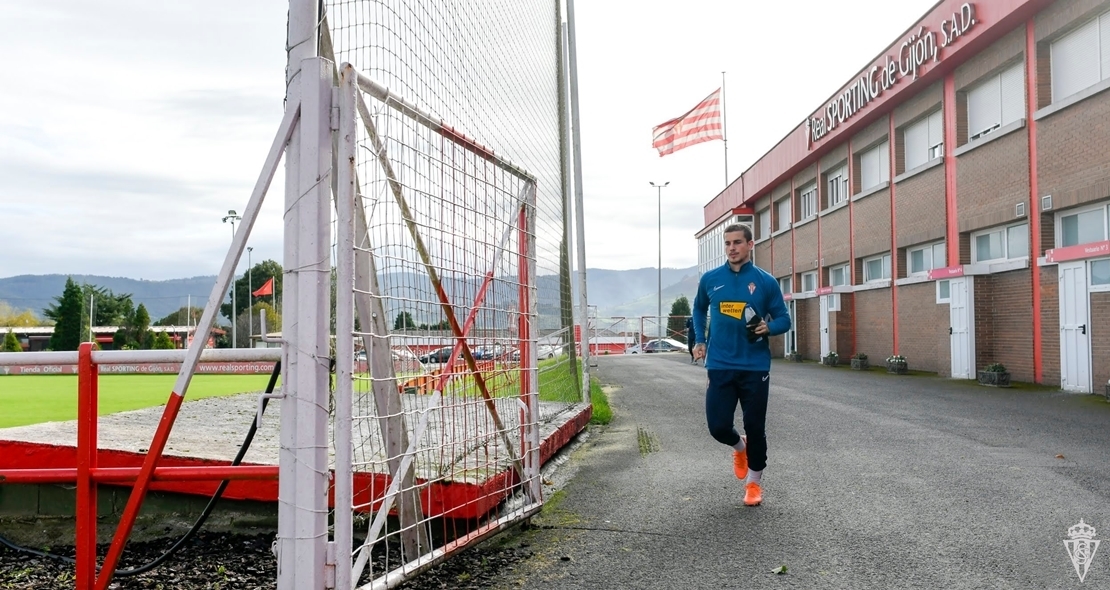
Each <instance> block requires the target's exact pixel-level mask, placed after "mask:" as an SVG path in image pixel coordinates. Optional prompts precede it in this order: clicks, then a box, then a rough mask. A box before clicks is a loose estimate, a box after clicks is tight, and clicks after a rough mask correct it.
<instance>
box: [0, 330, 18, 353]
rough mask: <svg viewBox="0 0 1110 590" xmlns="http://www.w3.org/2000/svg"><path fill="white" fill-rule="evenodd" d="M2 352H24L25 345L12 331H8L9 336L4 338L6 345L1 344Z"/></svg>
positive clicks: (0, 350) (0, 349)
mask: <svg viewBox="0 0 1110 590" xmlns="http://www.w3.org/2000/svg"><path fill="white" fill-rule="evenodd" d="M0 352H23V345H21V344H20V343H19V338H16V336H15V333H14V332H12V331H11V330H8V335H7V336H4V343H3V344H0Z"/></svg>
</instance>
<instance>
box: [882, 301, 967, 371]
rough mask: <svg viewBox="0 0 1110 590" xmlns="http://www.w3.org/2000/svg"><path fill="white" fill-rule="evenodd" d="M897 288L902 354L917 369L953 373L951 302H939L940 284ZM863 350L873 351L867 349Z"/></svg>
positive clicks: (899, 339) (899, 343) (899, 336)
mask: <svg viewBox="0 0 1110 590" xmlns="http://www.w3.org/2000/svg"><path fill="white" fill-rule="evenodd" d="M897 289H898V323H899V325H900V326H901V328H902V329H901V330H899V331H898V352H899V354H901V355H902V356H904V357H906V360H907V361H908V362H909V364H910V367H912V368H913V369H914V370H920V371H932V372H934V373H937V374H939V375H941V376H943V377H949V376H951V374H952V360H951V359H952V350H951V348H952V347H951V340H950V338H949V336H948V326H949V324H950V322H949V313H948V305H947V304H940V305H938V304H937V290H936V289H937V287H936V283H935V282H933V281H928V282H925V283H915V284H912V285H905V286H902V287H897ZM863 352H867V353H868V355H869V356H870V354H871V353H870V352H868V351H866V350H865V351H863ZM882 358H883V359H885V358H886V356H884V357H882Z"/></svg>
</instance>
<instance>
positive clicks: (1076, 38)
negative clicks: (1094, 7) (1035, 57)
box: [1049, 12, 1110, 103]
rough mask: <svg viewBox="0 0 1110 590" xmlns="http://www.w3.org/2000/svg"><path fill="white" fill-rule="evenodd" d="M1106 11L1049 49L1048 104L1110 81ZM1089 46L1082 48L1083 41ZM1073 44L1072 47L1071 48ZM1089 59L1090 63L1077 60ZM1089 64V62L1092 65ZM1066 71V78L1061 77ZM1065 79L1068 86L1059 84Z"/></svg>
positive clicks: (1108, 17) (1108, 16)
mask: <svg viewBox="0 0 1110 590" xmlns="http://www.w3.org/2000/svg"><path fill="white" fill-rule="evenodd" d="M1108 37H1110V12H1104V13H1102V14H1100V15H1098V16H1096V17H1094V18H1092V19H1091V20H1089V21H1087V22H1085V23H1083V24H1082V25H1080V26H1078V27H1076V28H1075V29H1073V30H1072V31H1071V32H1069V33H1068V34H1066V35H1064V36H1063V37H1060V38H1059V39H1057V40H1055V41H1053V42H1052V44H1051V45H1050V46H1049V60H1050V62H1051V66H1050V67H1051V71H1052V102H1053V103H1057V102H1060V101H1062V100H1064V99H1066V98H1068V97H1070V96H1074V95H1076V94H1078V93H1079V92H1081V91H1083V90H1085V89H1087V88H1090V87H1091V86H1094V85H1095V84H1098V83H1099V82H1101V81H1102V80H1105V79H1107V78H1110V64H1108V63H1107V58H1108V57H1110V38H1108ZM1084 41H1086V43H1088V44H1090V45H1093V49H1094V50H1093V51H1091V49H1092V48H1091V47H1083V46H1082V44H1083V42H1084ZM1073 44H1076V45H1074V46H1073ZM1080 57H1089V58H1090V59H1091V61H1087V60H1081V59H1078V58H1080ZM1092 62H1093V63H1092ZM1065 72H1068V74H1069V75H1065ZM1065 79H1067V81H1068V82H1069V83H1070V84H1069V85H1067V86H1064V85H1063V81H1064V80H1065Z"/></svg>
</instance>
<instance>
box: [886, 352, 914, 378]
mask: <svg viewBox="0 0 1110 590" xmlns="http://www.w3.org/2000/svg"><path fill="white" fill-rule="evenodd" d="M909 371H910V368H909V363H907V362H906V357H904V356H902V355H900V354H896V355H893V356H888V357H886V372H887V373H894V374H895V375H905V374H906V373H908V372H909Z"/></svg>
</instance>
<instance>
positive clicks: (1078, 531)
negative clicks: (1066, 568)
mask: <svg viewBox="0 0 1110 590" xmlns="http://www.w3.org/2000/svg"><path fill="white" fill-rule="evenodd" d="M1101 542H1102V541H1100V540H1098V539H1096V538H1095V527H1093V526H1091V525H1089V524H1087V523H1085V522H1083V519H1082V518H1081V519H1079V523H1078V524H1076V525H1075V526H1073V527H1071V528H1069V529H1068V538H1067V539H1065V540H1064V547H1065V548H1067V550H1068V557H1070V558H1071V564H1072V565H1073V566H1074V567H1075V573H1076V574H1077V575H1078V576H1079V582H1080V583H1082V582H1083V578H1085V577H1087V569H1088V568H1090V567H1091V562H1092V561H1094V559H1095V552H1096V551H1098V545H1099V543H1101Z"/></svg>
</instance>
